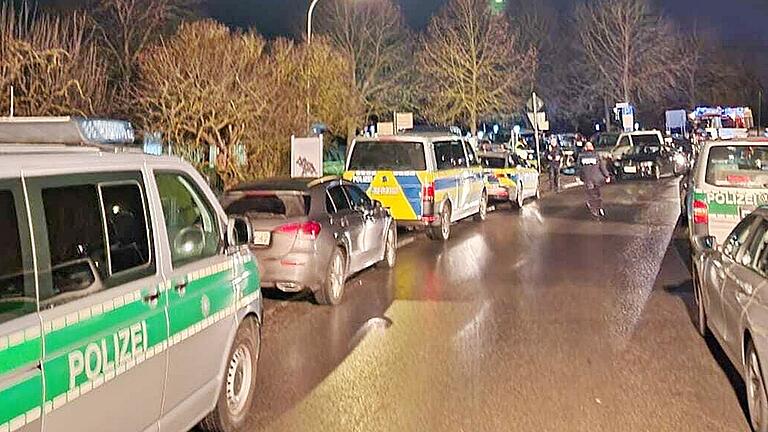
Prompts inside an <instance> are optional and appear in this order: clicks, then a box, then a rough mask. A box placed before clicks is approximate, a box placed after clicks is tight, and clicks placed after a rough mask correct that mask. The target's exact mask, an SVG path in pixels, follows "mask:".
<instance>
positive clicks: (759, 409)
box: [744, 340, 768, 432]
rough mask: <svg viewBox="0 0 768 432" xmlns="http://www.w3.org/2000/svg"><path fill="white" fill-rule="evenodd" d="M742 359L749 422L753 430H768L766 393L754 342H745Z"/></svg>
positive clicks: (763, 431) (767, 397) (766, 431)
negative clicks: (744, 355) (744, 356)
mask: <svg viewBox="0 0 768 432" xmlns="http://www.w3.org/2000/svg"><path fill="white" fill-rule="evenodd" d="M745 353H746V358H745V359H744V384H745V386H746V392H747V407H748V409H749V422H750V425H751V426H752V430H753V431H755V432H768V394H767V393H766V389H765V380H764V379H763V369H762V367H761V366H760V358H759V357H758V356H757V350H755V345H754V343H753V342H752V341H751V340H750V341H749V342H747V347H746V350H745Z"/></svg>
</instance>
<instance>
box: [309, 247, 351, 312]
mask: <svg viewBox="0 0 768 432" xmlns="http://www.w3.org/2000/svg"><path fill="white" fill-rule="evenodd" d="M346 280H347V273H346V260H345V258H344V252H342V250H341V248H339V247H338V246H337V247H335V248H334V249H333V252H332V253H331V260H330V261H329V262H328V268H327V269H326V271H325V280H324V281H323V285H322V286H321V287H320V289H318V290H317V291H315V301H316V302H317V303H318V304H321V305H327V306H336V305H338V304H340V303H341V300H342V298H343V297H344V283H345V282H346Z"/></svg>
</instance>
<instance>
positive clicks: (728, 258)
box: [694, 207, 768, 431]
mask: <svg viewBox="0 0 768 432" xmlns="http://www.w3.org/2000/svg"><path fill="white" fill-rule="evenodd" d="M700 239H701V245H700V247H699V249H700V250H702V251H703V253H701V254H699V255H698V257H697V258H696V261H695V262H696V265H695V266H694V269H695V270H694V293H695V299H696V306H697V314H696V317H697V327H698V330H699V332H700V333H701V334H702V335H703V336H704V335H707V333H709V332H711V334H712V335H713V336H714V337H715V339H716V340H717V341H718V342H719V343H720V346H722V347H723V351H725V353H726V355H727V356H728V358H729V359H730V361H731V363H733V365H734V366H735V368H736V370H738V371H739V373H740V374H741V376H742V378H743V379H744V383H745V385H746V396H747V398H746V399H747V406H748V409H749V414H750V419H751V424H752V428H753V430H755V431H768V400H767V398H766V385H765V375H764V373H765V370H766V369H765V367H766V363H765V361H766V360H768V339H766V334H765V328H766V324H768V209H766V208H765V207H763V208H760V209H758V210H757V211H755V212H754V213H752V214H750V215H748V216H747V217H745V218H744V219H743V220H742V221H741V222H739V223H738V225H736V228H734V229H733V231H732V232H731V233H730V234H729V235H728V236H727V237H726V238H725V242H724V243H723V244H722V246H721V247H719V246H718V243H717V239H716V237H714V236H705V237H702V238H700Z"/></svg>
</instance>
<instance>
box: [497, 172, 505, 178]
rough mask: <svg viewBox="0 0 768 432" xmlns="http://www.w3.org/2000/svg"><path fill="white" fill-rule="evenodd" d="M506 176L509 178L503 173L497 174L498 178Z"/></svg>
mask: <svg viewBox="0 0 768 432" xmlns="http://www.w3.org/2000/svg"><path fill="white" fill-rule="evenodd" d="M506 176H507V175H506V174H502V173H497V174H496V178H504V177H506Z"/></svg>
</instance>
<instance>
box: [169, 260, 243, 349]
mask: <svg viewBox="0 0 768 432" xmlns="http://www.w3.org/2000/svg"><path fill="white" fill-rule="evenodd" d="M231 279H232V272H231V270H227V271H223V272H219V273H214V274H212V275H209V276H203V277H202V278H200V279H196V280H192V281H189V282H187V287H186V289H185V290H184V292H183V294H182V293H181V292H178V291H175V290H174V291H171V297H170V310H169V320H168V321H169V324H170V329H169V330H170V336H171V337H173V336H175V335H177V334H180V333H182V332H184V331H185V330H188V329H190V328H192V327H194V326H195V325H197V324H198V323H202V322H203V321H204V320H206V319H208V318H209V317H211V316H214V315H216V314H221V313H224V312H226V311H227V309H228V308H229V307H232V306H234V304H235V303H234V295H235V292H234V291H233V290H232V288H231ZM221 287H226V289H220V288H221Z"/></svg>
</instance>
